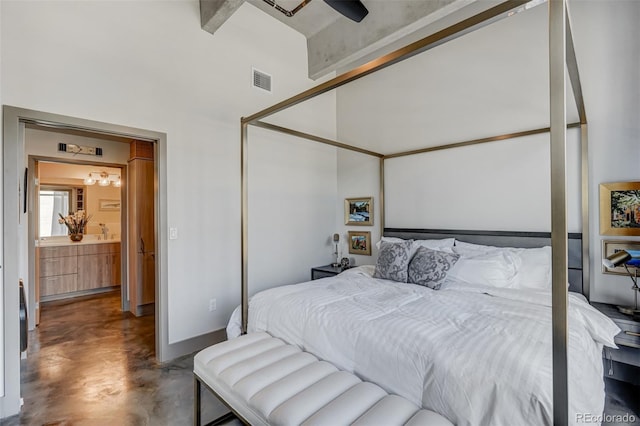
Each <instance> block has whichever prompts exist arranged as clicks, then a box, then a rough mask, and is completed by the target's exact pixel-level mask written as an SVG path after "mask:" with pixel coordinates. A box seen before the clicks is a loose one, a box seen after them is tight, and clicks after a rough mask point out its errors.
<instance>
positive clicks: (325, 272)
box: [311, 265, 346, 280]
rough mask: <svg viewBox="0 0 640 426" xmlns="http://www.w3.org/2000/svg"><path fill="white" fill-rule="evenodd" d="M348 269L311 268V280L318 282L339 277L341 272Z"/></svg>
mask: <svg viewBox="0 0 640 426" xmlns="http://www.w3.org/2000/svg"><path fill="white" fill-rule="evenodd" d="M345 269H346V268H343V267H342V266H331V265H324V266H316V267H315V268H311V279H312V280H318V279H320V278H327V277H333V276H335V275H338V274H339V273H340V272H342V271H344V270H345Z"/></svg>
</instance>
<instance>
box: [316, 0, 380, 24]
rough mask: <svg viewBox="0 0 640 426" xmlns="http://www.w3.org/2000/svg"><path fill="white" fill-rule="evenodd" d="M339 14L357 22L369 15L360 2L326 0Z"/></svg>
mask: <svg viewBox="0 0 640 426" xmlns="http://www.w3.org/2000/svg"><path fill="white" fill-rule="evenodd" d="M324 2H325V3H327V4H328V5H329V6H331V7H332V8H334V9H335V10H336V11H337V12H339V13H341V14H342V15H344V16H345V17H347V18H349V19H351V20H352V21H355V22H360V21H362V20H363V19H364V17H365V16H367V14H368V13H369V11H368V10H367V8H366V7H364V4H362V2H361V1H360V0H324Z"/></svg>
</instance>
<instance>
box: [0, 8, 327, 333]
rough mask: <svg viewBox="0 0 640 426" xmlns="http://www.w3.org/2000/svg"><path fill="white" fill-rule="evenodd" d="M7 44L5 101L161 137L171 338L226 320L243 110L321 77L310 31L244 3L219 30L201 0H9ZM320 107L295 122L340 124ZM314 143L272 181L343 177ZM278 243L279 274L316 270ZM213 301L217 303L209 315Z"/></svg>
mask: <svg viewBox="0 0 640 426" xmlns="http://www.w3.org/2000/svg"><path fill="white" fill-rule="evenodd" d="M1 52H2V84H1V86H2V93H3V95H2V101H3V102H4V103H5V104H8V105H14V106H19V107H22V108H29V109H34V110H39V111H46V112H52V113H57V114H64V115H68V116H74V117H80V118H85V119H91V120H98V121H102V122H107V123H114V124H118V125H124V126H132V127H136V128H143V129H150V130H153V131H157V132H164V133H166V134H167V169H168V171H167V176H168V177H167V185H168V187H167V193H168V195H167V196H168V212H167V214H168V222H169V226H170V227H177V228H179V238H178V239H177V240H171V241H169V242H168V244H169V249H168V262H169V264H168V300H169V308H168V312H167V315H168V320H169V330H168V333H169V335H168V341H169V342H170V343H174V342H179V341H182V340H185V339H189V338H191V337H195V336H199V335H202V334H204V333H208V332H211V331H213V330H217V329H220V328H223V327H225V326H226V323H227V320H228V317H229V315H230V313H231V311H232V309H233V308H234V307H235V306H236V305H237V304H239V302H240V155H239V154H240V149H239V148H240V140H239V133H240V131H239V128H240V126H239V118H240V117H241V116H246V115H249V114H252V113H254V112H256V111H258V110H260V109H262V108H264V107H266V106H269V105H271V104H273V103H275V102H276V101H279V100H281V99H284V98H286V97H289V96H291V95H294V94H296V93H298V92H299V91H301V90H303V89H305V88H308V87H310V86H312V85H314V84H316V83H314V82H312V81H310V80H309V79H308V78H307V77H306V76H307V68H306V67H307V60H306V43H305V39H304V37H303V36H302V35H300V34H298V33H296V32H295V31H293V30H291V29H290V28H288V27H286V26H285V25H283V24H281V23H279V22H277V21H276V20H273V19H272V18H270V17H268V16H267V15H266V14H264V13H263V12H260V11H258V10H257V9H256V8H254V7H253V6H251V5H249V4H245V5H243V6H242V7H241V8H240V9H239V10H238V11H237V12H236V14H235V15H234V16H232V17H231V18H230V19H229V20H228V21H227V22H226V23H225V24H224V25H223V27H222V28H221V29H219V30H218V32H216V34H215V35H211V34H209V33H207V32H205V31H203V30H201V29H200V16H199V6H198V2H197V1H195V0H193V1H180V2H176V1H156V2H152V3H149V2H137V1H123V2H84V1H51V2H45V3H42V2H38V1H3V2H2V49H1ZM252 66H255V67H256V68H258V69H260V70H263V71H265V72H268V73H270V74H272V75H273V78H274V84H273V87H274V93H273V94H266V93H263V92H261V91H259V90H256V89H253V88H251V87H250V81H251V67H252ZM318 105H320V106H319V107H316V108H314V110H313V113H312V114H310V113H309V111H308V109H303V110H302V112H300V113H296V112H293V113H291V114H292V115H290V116H289V117H294V116H296V114H300V115H299V116H298V117H299V118H300V119H299V120H298V121H300V122H302V123H303V126H306V128H307V129H308V130H309V131H317V130H318V129H327V128H329V129H332V128H333V129H335V104H334V103H332V102H325V103H320V104H316V106H318ZM290 119H291V118H290ZM332 126H333V127H332ZM266 139H268V140H269V141H272V142H273V143H275V144H278V143H279V141H281V140H283V138H281V137H280V136H279V135H277V134H275V135H269V136H268V137H267V138H266ZM5 143H7V141H5ZM310 149H311V151H309V152H306V151H305V148H296V151H298V152H299V153H300V154H301V155H302V157H303V161H304V162H306V163H305V164H308V163H309V155H314V158H316V159H321V160H320V161H319V164H315V163H314V167H309V168H306V169H295V170H288V169H279V170H277V171H273V172H271V175H270V178H272V179H274V180H275V181H281V180H283V177H288V178H290V179H299V180H306V181H315V180H316V179H318V180H323V179H325V178H328V177H329V176H330V175H331V173H332V172H331V170H332V169H333V171H334V172H333V173H334V175H335V168H336V166H335V163H336V161H335V154H332V153H331V152H325V151H323V152H321V153H320V154H321V155H320V156H316V155H315V153H317V152H318V151H317V148H310ZM274 152H275V153H274V154H271V153H270V152H269V151H267V152H264V155H263V156H262V157H261V158H259V160H260V161H261V162H267V163H268V162H270V161H278V159H279V158H280V156H281V155H283V153H282V152H278V151H274ZM310 152H311V153H313V154H310ZM284 155H288V154H287V153H286V152H285V153H284ZM305 156H306V157H305ZM318 173H319V176H317V175H316V174H318ZM269 189H270V195H271V196H272V197H273V199H278V200H280V203H281V204H280V206H277V207H278V208H281V209H282V211H283V212H289V211H293V210H294V209H293V208H292V206H294V205H295V203H296V202H297V201H298V200H299V197H298V195H297V194H295V196H292V195H291V194H289V193H287V192H286V188H285V189H282V188H277V187H275V186H273V187H272V188H269ZM315 189H317V190H318V191H319V193H318V194H313V193H309V194H308V199H309V200H312V201H311V202H313V200H317V202H318V203H323V202H325V201H326V199H327V194H328V191H329V190H328V189H327V188H325V187H323V186H322V187H320V186H316V187H315ZM315 189H314V190H315ZM333 191H334V194H335V191H336V189H335V184H333ZM315 195H317V197H316V196H315ZM332 203H333V201H332ZM322 209H323V207H322V205H320V204H319V206H318V208H317V209H316V210H317V211H318V212H320V214H322V212H323V210H322ZM255 213H256V214H260V212H255ZM315 219H317V215H316V216H314V215H312V216H311V217H294V216H291V217H290V218H289V220H290V221H291V224H292V226H291V228H293V229H302V228H304V229H306V230H311V229H313V228H314V227H316V225H317V224H318V222H314V221H315ZM332 219H333V216H332ZM331 225H332V226H330V227H328V228H327V229H326V230H323V229H322V226H324V224H322V223H320V224H319V228H318V230H317V231H313V232H312V233H311V234H312V237H311V238H309V239H308V241H307V244H308V245H310V246H316V245H317V246H318V247H321V249H319V251H320V252H323V250H325V246H326V243H325V241H323V240H321V239H317V238H315V237H314V234H313V233H314V232H318V235H329V234H330V233H331V232H334V226H333V223H332V224H331ZM283 231H286V230H283ZM255 243H256V244H258V245H259V246H260V241H255ZM272 243H273V241H269V244H265V245H268V246H269V248H270V250H271V252H272V254H273V256H274V257H275V258H277V259H279V260H282V261H283V263H281V264H279V265H278V266H277V267H276V268H275V269H276V271H272V274H274V275H275V274H277V273H278V272H277V271H280V272H281V273H282V274H283V275H282V276H283V277H284V279H289V277H291V276H292V275H293V274H295V275H296V276H303V275H307V274H308V273H309V267H310V266H312V265H310V264H309V262H310V261H309V260H308V258H310V257H313V256H314V255H313V254H309V253H312V250H311V251H309V252H307V253H306V254H304V255H303V256H302V258H299V256H298V251H296V250H290V248H289V247H283V248H281V247H279V246H278V245H277V244H272ZM5 244H6V242H5ZM259 255H260V254H259V253H258V254H256V255H255V257H257V256H259ZM305 256H306V257H305ZM285 260H287V261H286V263H285V262H284V261H285ZM318 261H319V262H325V261H326V260H325V259H318ZM258 266H259V265H258ZM259 271H260V268H258V272H259ZM250 272H251V271H250ZM274 275H272V276H270V278H273V277H274ZM253 276H255V277H256V279H257V278H258V277H259V274H258V273H256V274H254V275H253ZM274 281H275V278H274ZM213 297H215V298H216V299H217V310H216V311H213V312H209V311H208V305H209V303H208V300H209V298H213Z"/></svg>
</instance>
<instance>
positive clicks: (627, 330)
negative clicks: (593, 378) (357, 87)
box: [592, 303, 640, 385]
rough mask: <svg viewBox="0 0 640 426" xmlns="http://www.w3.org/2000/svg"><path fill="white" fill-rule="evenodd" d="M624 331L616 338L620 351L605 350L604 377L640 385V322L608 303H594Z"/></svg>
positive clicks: (594, 305) (595, 306)
mask: <svg viewBox="0 0 640 426" xmlns="http://www.w3.org/2000/svg"><path fill="white" fill-rule="evenodd" d="M592 305H593V307H594V308H596V309H597V310H599V311H600V312H602V313H603V314H605V315H606V316H608V317H609V318H611V319H612V320H613V322H615V323H616V325H617V326H618V327H620V329H621V330H622V331H621V332H620V333H618V335H617V336H616V337H615V342H616V345H618V349H611V348H607V347H605V348H604V353H603V357H604V375H605V377H611V378H614V379H617V380H623V381H625V382H630V383H633V384H635V385H640V321H637V320H634V319H633V317H631V316H629V315H625V314H623V313H621V312H620V311H618V309H617V308H616V307H615V306H613V305H609V304H606V303H592Z"/></svg>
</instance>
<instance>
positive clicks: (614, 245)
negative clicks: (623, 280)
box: [602, 240, 640, 275]
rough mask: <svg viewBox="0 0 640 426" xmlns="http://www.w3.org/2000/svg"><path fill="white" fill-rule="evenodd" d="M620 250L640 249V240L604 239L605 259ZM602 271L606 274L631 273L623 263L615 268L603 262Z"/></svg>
mask: <svg viewBox="0 0 640 426" xmlns="http://www.w3.org/2000/svg"><path fill="white" fill-rule="evenodd" d="M620 250H640V241H624V240H602V258H603V259H604V258H605V257H608V256H611V255H612V254H614V253H617V252H619V251H620ZM602 272H603V273H605V274H616V275H629V274H627V271H626V270H625V269H624V266H622V265H620V266H617V267H615V268H607V267H606V266H604V264H603V265H602Z"/></svg>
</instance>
